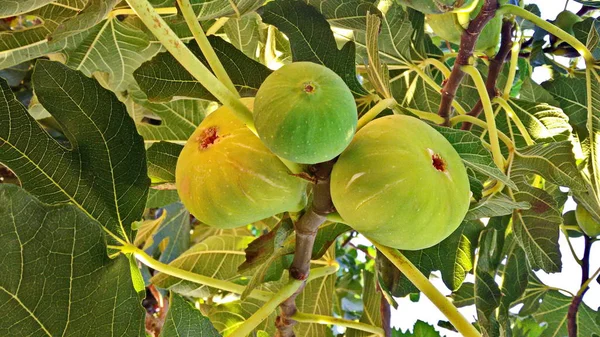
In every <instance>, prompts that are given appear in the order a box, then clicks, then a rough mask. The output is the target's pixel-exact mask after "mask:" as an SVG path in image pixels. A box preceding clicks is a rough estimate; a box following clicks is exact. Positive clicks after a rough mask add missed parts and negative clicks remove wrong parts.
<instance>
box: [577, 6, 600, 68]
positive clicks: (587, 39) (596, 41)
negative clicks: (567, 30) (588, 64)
mask: <svg viewBox="0 0 600 337" xmlns="http://www.w3.org/2000/svg"><path fill="white" fill-rule="evenodd" d="M596 5H597V4H596ZM573 32H574V33H575V37H576V38H577V39H578V40H579V41H581V42H583V43H584V44H585V47H586V48H587V49H588V50H589V51H591V52H592V55H594V58H596V59H597V58H599V57H600V21H598V20H596V19H594V18H586V19H585V20H583V21H582V22H577V23H575V24H574V25H573Z"/></svg>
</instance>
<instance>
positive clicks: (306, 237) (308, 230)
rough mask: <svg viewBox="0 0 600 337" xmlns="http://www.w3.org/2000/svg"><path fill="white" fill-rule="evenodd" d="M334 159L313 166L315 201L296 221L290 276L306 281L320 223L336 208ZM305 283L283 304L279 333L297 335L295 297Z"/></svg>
mask: <svg viewBox="0 0 600 337" xmlns="http://www.w3.org/2000/svg"><path fill="white" fill-rule="evenodd" d="M333 163H334V161H333V160H332V161H328V162H325V163H320V164H316V165H314V166H313V167H312V169H313V171H314V175H315V177H316V179H317V183H316V184H315V186H314V189H313V201H312V205H311V206H310V208H309V209H308V210H307V211H306V213H304V214H303V215H302V216H301V217H300V219H298V221H297V222H296V223H295V224H294V230H295V231H296V250H295V252H294V260H293V261H292V265H291V266H290V270H289V273H290V278H291V279H294V280H299V281H305V280H306V278H307V277H308V274H309V271H310V258H311V255H312V250H313V246H314V244H315V238H316V236H317V230H318V229H319V226H321V224H323V223H324V222H325V220H326V216H327V214H329V213H332V212H333V211H334V207H333V202H332V201H331V193H330V191H329V186H330V180H329V178H330V174H331V170H332V168H333ZM305 285H306V283H305V282H304V283H303V285H302V286H301V287H300V288H299V289H298V290H297V291H296V292H295V293H294V294H293V295H291V296H290V297H288V298H287V299H286V300H285V301H283V302H282V303H281V305H280V309H281V311H280V315H279V316H278V317H277V320H276V321H275V325H276V327H277V336H278V337H294V336H295V334H294V325H296V323H297V322H296V321H295V320H294V319H293V316H294V315H295V314H296V312H297V308H296V297H298V295H299V294H300V293H301V292H302V290H303V289H304V286H305Z"/></svg>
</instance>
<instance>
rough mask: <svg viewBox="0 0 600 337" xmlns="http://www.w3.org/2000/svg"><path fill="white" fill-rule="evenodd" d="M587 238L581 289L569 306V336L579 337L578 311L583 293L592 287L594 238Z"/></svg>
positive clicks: (582, 265) (582, 263)
mask: <svg viewBox="0 0 600 337" xmlns="http://www.w3.org/2000/svg"><path fill="white" fill-rule="evenodd" d="M583 237H584V239H585V243H584V245H585V248H584V251H583V258H582V259H581V289H580V290H579V292H578V293H577V295H575V296H574V297H573V300H572V301H571V305H570V306H569V312H568V313H567V331H568V332H569V337H577V311H578V310H579V305H580V304H581V302H582V300H583V295H585V293H586V292H587V291H588V289H590V287H589V283H588V279H589V278H590V251H591V248H592V240H591V239H590V238H589V237H588V236H587V235H584V236H583Z"/></svg>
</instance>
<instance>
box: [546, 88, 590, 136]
mask: <svg viewBox="0 0 600 337" xmlns="http://www.w3.org/2000/svg"><path fill="white" fill-rule="evenodd" d="M542 86H543V87H544V89H546V90H547V91H548V92H550V94H552V96H553V97H554V99H555V100H557V101H558V103H559V104H560V107H561V108H562V110H563V111H564V113H565V114H566V115H567V116H569V123H571V125H573V126H574V127H576V128H578V129H581V130H585V129H586V125H585V124H586V121H587V97H586V96H587V95H586V85H585V79H584V78H578V77H564V76H556V77H555V78H554V79H553V80H552V81H547V82H544V83H542Z"/></svg>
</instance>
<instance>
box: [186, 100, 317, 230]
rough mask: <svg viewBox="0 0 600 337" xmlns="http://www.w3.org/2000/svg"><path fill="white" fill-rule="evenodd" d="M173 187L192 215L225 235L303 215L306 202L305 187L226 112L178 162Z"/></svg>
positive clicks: (202, 129) (198, 133)
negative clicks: (294, 213) (266, 221)
mask: <svg viewBox="0 0 600 337" xmlns="http://www.w3.org/2000/svg"><path fill="white" fill-rule="evenodd" d="M244 103H245V104H247V105H249V107H250V106H251V101H249V100H247V99H244ZM175 184H176V187H177V192H178V193H179V197H180V199H181V201H182V202H183V204H184V205H185V206H186V208H187V209H188V210H189V211H190V213H192V214H193V215H194V216H195V217H196V218H197V219H198V220H200V221H202V222H204V223H206V224H207V225H210V226H214V227H218V228H223V229H225V228H235V227H239V226H243V225H246V224H249V223H252V222H255V221H258V220H261V219H264V218H267V217H270V216H273V215H275V214H277V213H281V212H285V211H299V210H301V209H302V208H303V206H304V204H305V202H306V200H305V199H306V197H305V191H306V182H305V181H304V180H303V179H300V178H297V177H295V176H293V175H292V174H291V173H290V172H289V171H288V169H287V167H286V166H285V165H284V164H283V163H282V162H281V160H280V159H279V158H277V157H276V156H275V155H274V154H273V153H272V152H271V151H269V149H267V148H266V147H265V146H264V145H263V143H262V142H261V141H260V139H259V138H258V137H257V136H256V135H254V134H253V133H252V132H251V131H250V130H249V129H248V128H247V127H246V126H245V125H244V124H243V123H242V122H241V121H239V120H238V119H237V117H236V116H235V115H234V114H233V112H232V111H231V110H229V108H227V107H220V108H219V109H217V110H215V111H214V112H212V113H211V114H210V115H208V116H207V117H206V118H205V119H204V120H203V121H202V123H200V125H199V126H198V128H197V129H196V130H195V131H194V133H193V134H192V136H191V137H190V138H189V140H188V142H187V143H186V145H185V146H184V148H183V150H182V151H181V154H180V155H179V158H178V160H177V167H176V171H175Z"/></svg>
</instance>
